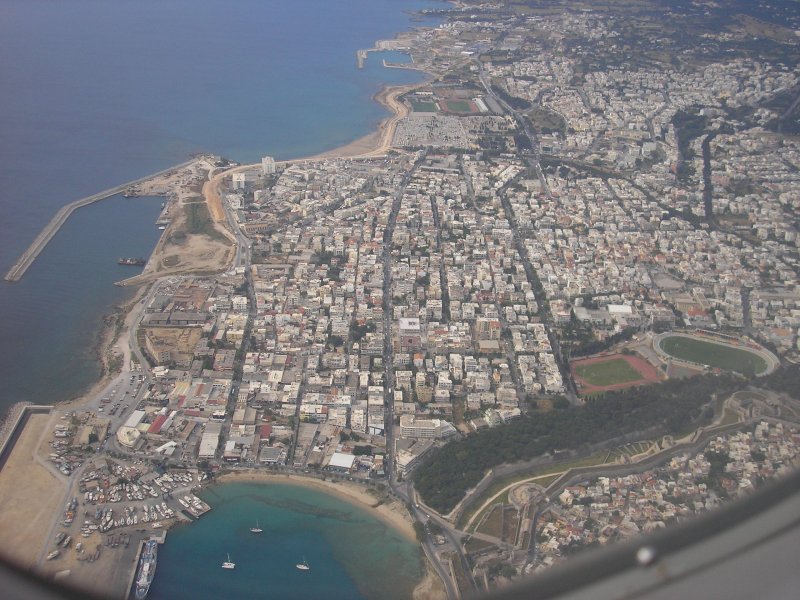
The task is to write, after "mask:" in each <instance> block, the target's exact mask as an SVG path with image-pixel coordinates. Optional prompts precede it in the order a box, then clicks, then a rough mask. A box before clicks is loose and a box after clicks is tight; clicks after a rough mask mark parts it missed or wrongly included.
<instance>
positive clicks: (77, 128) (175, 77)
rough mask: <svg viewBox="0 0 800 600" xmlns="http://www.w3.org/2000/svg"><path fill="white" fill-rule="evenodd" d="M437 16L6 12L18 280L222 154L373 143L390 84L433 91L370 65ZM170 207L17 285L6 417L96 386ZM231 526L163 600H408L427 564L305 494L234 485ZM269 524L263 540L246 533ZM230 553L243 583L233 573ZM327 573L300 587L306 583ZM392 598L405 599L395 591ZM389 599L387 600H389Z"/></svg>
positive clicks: (2, 161)
mask: <svg viewBox="0 0 800 600" xmlns="http://www.w3.org/2000/svg"><path fill="white" fill-rule="evenodd" d="M426 6H439V5H438V4H434V3H425V2H423V1H421V0H413V1H412V0H336V1H332V0H136V1H134V0H70V1H64V0H0V271H2V274H5V272H6V271H7V270H8V269H9V268H10V266H11V265H12V264H13V263H14V262H15V261H16V259H17V257H18V256H19V255H20V253H21V252H22V251H23V250H24V249H25V248H26V247H27V246H28V245H29V244H30V243H31V241H33V239H34V238H35V237H36V235H37V234H38V232H39V231H40V230H41V228H42V227H43V226H44V225H45V224H46V223H47V222H48V221H49V220H50V219H51V218H52V216H53V215H54V214H55V213H56V212H57V210H58V209H59V208H60V207H61V206H63V205H65V204H67V203H69V202H71V201H73V200H75V199H77V198H81V197H84V196H87V195H89V194H93V193H96V192H98V191H100V190H103V189H107V188H109V187H112V186H115V185H118V184H120V183H123V182H126V181H130V180H133V179H136V178H139V177H142V176H144V175H147V174H149V173H153V172H156V171H159V170H161V169H164V168H166V167H169V166H171V165H174V164H177V163H179V162H183V161H184V160H187V158H189V156H190V155H191V154H192V153H194V152H213V153H216V154H220V155H223V156H226V157H228V158H231V159H233V160H236V161H239V162H250V161H256V160H258V159H259V158H260V157H261V156H262V155H272V156H274V157H276V158H279V159H281V158H292V157H301V156H307V155H311V154H315V153H318V152H322V151H325V150H330V149H332V148H335V147H337V146H340V145H343V144H346V143H348V142H350V141H352V140H355V139H357V138H359V137H361V136H363V135H365V134H367V133H369V132H370V131H372V130H373V129H374V128H375V126H376V125H377V123H378V122H379V121H380V120H381V119H382V118H384V117H385V116H386V115H387V113H386V112H385V110H384V109H383V108H381V107H380V106H379V105H377V104H376V103H375V102H374V101H373V100H372V98H373V96H374V94H375V93H377V92H378V91H379V89H380V88H381V86H382V85H385V84H403V83H409V82H412V81H417V80H420V79H421V78H422V76H421V75H420V74H419V73H416V72H413V71H409V70H403V69H385V68H383V67H382V65H381V59H382V58H383V57H384V56H385V57H386V58H387V59H388V60H389V61H392V62H399V61H401V60H402V57H400V56H397V55H395V54H386V55H384V56H382V55H381V54H370V56H369V59H368V60H367V62H366V65H365V68H364V69H361V70H359V69H357V68H356V50H358V49H359V48H369V47H372V45H373V44H374V42H375V41H376V40H379V39H382V38H390V37H392V36H393V35H394V34H395V33H397V32H399V31H403V30H407V29H409V28H410V27H412V26H416V25H420V24H433V23H432V22H430V21H428V22H427V23H424V22H423V23H418V22H415V21H412V18H411V16H410V11H413V10H417V9H420V8H423V7H426ZM160 206H161V199H159V198H122V197H120V196H117V197H114V198H111V199H109V200H105V201H103V202H100V203H97V204H93V205H91V206H89V207H86V208H82V209H80V210H78V211H76V212H75V213H74V214H73V216H72V217H71V218H70V219H69V221H68V222H67V223H66V225H65V226H64V227H63V228H62V229H61V230H60V231H59V233H58V234H57V235H56V237H55V238H54V239H53V240H52V241H51V243H50V244H49V245H48V246H47V248H46V249H45V251H44V252H43V253H42V254H41V255H40V257H39V258H38V259H37V260H36V262H35V263H34V264H33V266H32V267H31V268H30V269H29V270H28V272H27V273H26V275H25V276H24V278H23V279H22V281H21V282H19V283H16V284H9V283H5V282H2V283H0V315H2V318H0V383H1V384H2V387H1V388H0V389H1V390H2V391H0V416H2V414H3V413H4V412H5V411H6V410H7V408H8V407H9V406H11V405H12V404H13V403H15V402H18V401H22V400H25V401H31V402H35V403H44V404H49V403H53V402H57V401H60V400H65V399H69V398H72V397H75V396H77V395H79V394H80V393H81V392H82V391H83V390H85V389H86V388H87V387H88V386H89V385H91V384H92V383H93V382H94V381H96V379H97V378H98V376H99V374H100V372H99V364H98V361H97V359H96V357H95V355H94V348H95V344H96V340H97V332H98V330H99V328H100V326H101V323H102V316H103V315H104V314H108V313H110V312H111V311H112V309H113V307H114V306H115V305H120V304H122V303H124V302H125V301H126V300H127V299H129V298H130V294H131V293H132V292H131V291H130V290H125V289H122V288H118V287H116V286H114V285H113V283H114V282H115V281H118V280H120V279H123V278H125V277H128V276H131V275H132V274H134V273H135V272H136V268H134V267H121V266H119V265H117V262H116V261H117V258H118V257H120V256H146V255H148V254H149V253H150V251H151V250H152V248H153V246H154V244H155V243H156V241H157V239H158V235H159V231H158V229H157V228H156V226H155V220H156V217H157V215H158V213H159V209H160ZM207 500H208V501H209V502H211V503H212V504H213V505H214V506H215V509H214V511H212V513H210V514H209V515H208V516H207V517H204V518H203V519H201V520H200V521H199V522H198V523H196V524H194V525H191V526H188V527H183V528H180V529H178V530H176V531H174V532H170V535H169V539H168V542H167V544H166V545H165V546H164V547H163V548H162V549H161V552H160V560H159V567H158V574H157V576H156V580H155V582H154V585H153V592H152V593H153V596H154V597H155V598H169V599H170V600H172V599H177V598H191V599H192V600H196V599H203V598H223V597H224V598H248V597H259V598H309V597H317V598H379V597H380V598H384V597H396V598H405V597H408V595H409V594H410V590H411V589H412V588H413V585H414V583H415V582H416V581H417V580H418V579H419V577H420V569H421V566H420V556H419V553H418V550H417V549H416V547H415V545H414V544H410V543H408V542H406V541H404V540H402V539H400V538H399V537H398V536H397V535H396V534H395V533H394V532H392V531H389V530H387V528H386V527H385V526H384V525H383V524H382V523H380V522H379V521H376V520H375V519H374V518H373V517H372V516H371V515H370V514H368V511H365V510H359V509H356V508H353V507H352V506H349V505H347V504H343V503H342V502H339V501H338V500H336V499H335V498H331V497H328V496H326V495H325V494H322V493H315V492H310V491H308V490H305V489H302V488H296V487H291V486H243V485H238V484H237V485H226V486H223V487H218V488H215V490H214V491H213V492H209V493H208V496H207ZM255 518H258V519H260V521H261V523H262V526H263V527H264V529H265V532H264V534H263V536H260V537H259V539H258V540H256V539H253V538H251V537H249V536H248V535H247V534H248V533H249V532H248V531H247V528H248V527H249V526H250V525H251V521H252V520H254V519H255ZM227 552H230V553H231V556H232V558H234V559H235V561H236V562H237V568H236V570H235V572H225V571H222V570H221V569H219V563H221V561H222V560H223V559H224V557H225V554H226V553H227ZM302 556H305V557H306V558H307V560H308V561H309V563H310V564H311V565H312V570H311V571H310V572H308V573H305V574H303V573H301V572H299V571H297V569H295V568H294V564H295V563H297V562H298V561H299V560H301V559H302ZM384 586H387V587H384ZM387 594H389V595H387Z"/></svg>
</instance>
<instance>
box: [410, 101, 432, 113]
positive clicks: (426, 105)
mask: <svg viewBox="0 0 800 600" xmlns="http://www.w3.org/2000/svg"><path fill="white" fill-rule="evenodd" d="M411 110H413V111H414V112H437V111H438V110H439V109H438V108H436V103H435V102H429V101H427V100H411Z"/></svg>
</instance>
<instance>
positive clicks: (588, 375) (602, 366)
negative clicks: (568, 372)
mask: <svg viewBox="0 0 800 600" xmlns="http://www.w3.org/2000/svg"><path fill="white" fill-rule="evenodd" d="M575 375H577V376H578V377H580V378H581V379H583V380H584V381H585V382H586V383H588V384H589V385H593V386H597V387H605V386H607V385H616V384H619V383H630V382H631V381H639V380H640V379H644V377H643V376H642V374H641V373H639V372H638V371H637V370H636V369H634V368H633V367H632V366H630V365H629V364H628V363H627V361H626V360H625V359H624V358H614V359H612V360H605V361H602V362H595V363H587V364H577V365H575Z"/></svg>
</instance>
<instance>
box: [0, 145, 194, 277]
mask: <svg viewBox="0 0 800 600" xmlns="http://www.w3.org/2000/svg"><path fill="white" fill-rule="evenodd" d="M195 160H196V159H191V160H187V161H186V162H184V163H181V164H179V165H175V166H173V167H169V168H168V169H164V170H163V171H159V172H158V173H154V174H152V175H147V176H145V177H140V178H139V179H136V180H135V181H129V182H127V183H123V184H121V185H118V186H115V187H113V188H111V189H108V190H104V191H102V192H99V193H97V194H93V195H91V196H87V197H86V198H81V199H80V200H75V201H74V202H70V203H69V204H67V205H66V206H64V207H62V208H61V209H60V210H59V211H58V212H57V213H56V214H55V216H54V217H53V218H52V219H51V220H50V222H49V223H48V224H47V225H45V227H44V229H42V231H41V232H40V233H39V235H38V236H36V239H34V240H33V243H32V244H31V245H30V246H28V249H27V250H25V252H23V253H22V255H21V256H20V257H19V259H17V262H15V263H14V265H13V266H12V267H11V269H9V271H8V273H6V276H5V277H4V279H5V280H6V281H11V282H16V281H19V280H20V279H22V276H23V275H25V272H26V271H27V270H28V268H29V267H30V266H31V265H32V264H33V261H34V260H36V257H38V256H39V254H41V252H42V250H44V249H45V247H46V246H47V244H48V243H50V240H52V239H53V237H54V236H55V235H56V233H58V230H59V229H61V227H62V225H64V223H66V222H67V219H69V217H70V215H72V213H73V212H75V211H76V210H78V209H79V208H81V207H83V206H88V205H89V204H94V203H95V202H99V201H100V200H105V199H106V198H110V197H111V196H115V195H116V194H120V193H122V192H124V191H125V190H126V189H128V188H129V187H133V186H135V185H138V184H140V183H143V182H145V181H147V180H148V179H152V178H154V177H160V176H161V175H166V174H167V173H170V172H172V171H175V170H177V169H182V168H184V167H187V166H189V165H190V164H192V163H193V162H194V161H195Z"/></svg>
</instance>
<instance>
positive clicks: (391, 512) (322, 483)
mask: <svg viewBox="0 0 800 600" xmlns="http://www.w3.org/2000/svg"><path fill="white" fill-rule="evenodd" d="M234 482H236V483H241V482H248V483H263V484H269V483H284V484H289V485H294V486H298V487H304V488H308V489H313V490H318V491H322V492H325V493H326V494H329V495H331V496H335V497H336V498H339V499H340V500H343V501H345V502H347V503H349V504H351V505H353V506H356V507H358V508H368V509H372V510H373V511H374V514H375V516H377V517H379V518H380V519H381V520H382V521H383V522H384V523H386V524H387V525H389V526H390V527H391V528H392V529H393V530H395V531H396V532H397V533H400V534H401V535H402V536H403V537H405V538H406V539H407V540H409V541H411V542H414V543H416V540H417V538H416V535H415V533H414V527H413V526H412V521H411V519H410V517H408V513H407V512H406V510H405V507H403V506H402V503H401V502H400V501H399V500H396V499H394V498H389V501H388V502H384V501H383V500H382V499H381V498H378V497H376V496H374V495H372V494H370V493H369V491H368V490H367V489H365V488H363V487H361V486H359V485H357V484H351V483H345V482H337V481H330V480H327V479H317V478H312V477H302V476H300V475H295V474H291V473H271V472H266V471H264V472H262V471H257V470H249V471H236V472H230V471H229V472H226V473H223V474H222V475H220V476H219V477H216V478H215V479H214V483H215V484H224V483H234Z"/></svg>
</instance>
